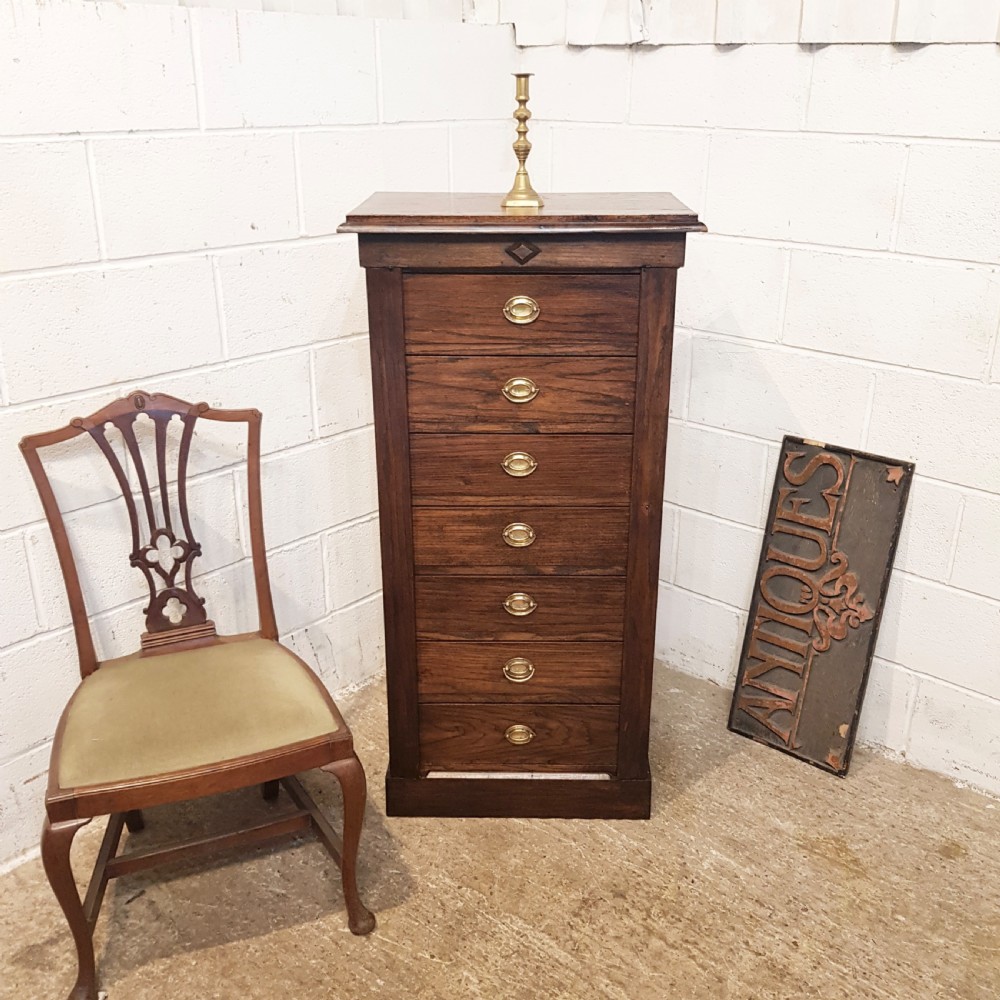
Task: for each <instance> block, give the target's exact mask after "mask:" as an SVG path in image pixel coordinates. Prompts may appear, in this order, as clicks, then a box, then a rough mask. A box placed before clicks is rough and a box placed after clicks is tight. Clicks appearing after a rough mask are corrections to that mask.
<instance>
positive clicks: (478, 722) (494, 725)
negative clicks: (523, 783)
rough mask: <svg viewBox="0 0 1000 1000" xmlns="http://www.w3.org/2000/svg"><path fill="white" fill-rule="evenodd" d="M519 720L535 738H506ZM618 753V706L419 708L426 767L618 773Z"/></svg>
mask: <svg viewBox="0 0 1000 1000" xmlns="http://www.w3.org/2000/svg"><path fill="white" fill-rule="evenodd" d="M514 725H523V726H527V727H528V728H529V729H530V730H531V731H532V732H533V733H534V734H535V735H534V738H533V739H532V740H531V742H530V743H526V744H524V745H523V746H515V745H513V744H511V743H510V742H509V741H508V740H507V739H506V738H505V736H504V733H505V732H506V731H507V729H508V728H509V727H510V726H514ZM617 753H618V709H617V707H616V706H614V705H424V706H422V710H421V713H420V760H421V765H422V767H423V769H424V770H430V771H436V770H441V771H574V772H584V771H600V772H604V773H613V772H614V770H615V758H616V756H617ZM500 791H501V790H500V789H498V793H499V792H500Z"/></svg>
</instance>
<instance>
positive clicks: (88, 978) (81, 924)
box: [42, 817, 97, 1000]
mask: <svg viewBox="0 0 1000 1000" xmlns="http://www.w3.org/2000/svg"><path fill="white" fill-rule="evenodd" d="M89 822H90V818H89V817H88V818H86V819H71V820H66V821H65V822H62V823H52V822H50V821H49V819H48V817H46V819H45V825H44V826H43V827H42V865H43V866H44V868H45V874H46V876H47V877H48V880H49V885H51V886H52V891H53V892H54V893H55V897H56V899H57V900H58V901H59V905H60V906H61V907H62V911H63V913H64V914H65V916H66V921H67V922H68V923H69V928H70V930H71V931H72V932H73V941H74V942H75V943H76V957H77V976H76V983H75V984H74V986H73V989H72V991H71V992H70V994H69V1000H97V970H96V967H95V964H94V941H93V937H92V934H93V929H92V928H91V926H90V924H89V923H88V922H87V918H86V917H85V916H84V913H83V903H82V902H81V901H80V894H79V892H77V888H76V881H75V880H74V878H73V868H72V866H71V864H70V859H69V852H70V848H71V847H72V845H73V838H74V837H75V836H76V833H77V831H78V830H79V829H80V828H81V827H84V826H86V825H87V824H88V823H89Z"/></svg>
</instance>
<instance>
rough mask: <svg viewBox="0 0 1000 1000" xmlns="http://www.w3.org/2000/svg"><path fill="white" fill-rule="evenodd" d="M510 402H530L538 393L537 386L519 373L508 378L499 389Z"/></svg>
mask: <svg viewBox="0 0 1000 1000" xmlns="http://www.w3.org/2000/svg"><path fill="white" fill-rule="evenodd" d="M500 391H501V392H502V393H503V394H504V396H506V397H507V399H509V400H510V401H511V402H512V403H530V402H531V401H532V400H533V399H534V398H535V396H537V395H538V386H537V385H536V384H535V383H534V382H533V381H532V380H531V379H530V378H522V377H521V376H520V375H519V376H517V377H515V378H509V379H507V381H506V382H504V385H503V388H502V389H501V390H500Z"/></svg>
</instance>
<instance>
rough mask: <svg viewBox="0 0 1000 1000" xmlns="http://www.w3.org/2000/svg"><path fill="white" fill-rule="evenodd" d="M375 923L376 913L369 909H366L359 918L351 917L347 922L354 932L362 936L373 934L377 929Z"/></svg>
mask: <svg viewBox="0 0 1000 1000" xmlns="http://www.w3.org/2000/svg"><path fill="white" fill-rule="evenodd" d="M375 923H376V920H375V914H374V913H372V912H370V911H369V910H365V911H364V913H363V914H361V916H360V917H358V918H357V919H355V918H354V917H351V918H350V919H349V920H348V922H347V926H348V927H349V928H350V930H351V933H352V934H357V935H358V936H359V937H360V936H361V935H363V934H371V932H372V931H373V930H375Z"/></svg>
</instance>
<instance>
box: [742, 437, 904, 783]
mask: <svg viewBox="0 0 1000 1000" xmlns="http://www.w3.org/2000/svg"><path fill="white" fill-rule="evenodd" d="M912 478H913V465H912V463H909V462H897V461H894V460H892V459H888V458H880V457H878V456H876V455H866V454H863V453H861V452H857V451H849V450H847V449H844V448H834V447H830V446H827V445H824V444H821V443H819V442H816V441H806V440H803V439H802V438H792V437H786V438H785V439H784V441H783V442H782V445H781V457H780V459H779V462H778V472H777V476H776V478H775V484H774V492H773V493H772V494H771V506H770V508H769V512H768V517H767V529H766V533H765V535H764V545H763V547H762V549H761V555H760V563H759V565H758V567H757V578H756V585H755V587H754V595H753V601H752V603H751V605H750V615H749V618H748V620H747V632H746V637H745V638H744V641H743V651H742V653H741V654H740V665H739V673H738V675H737V678H736V690H735V692H734V693H733V705H732V710H731V712H730V715H729V728H730V729H731V730H732V731H733V732H735V733H741V734H742V735H744V736H749V737H751V738H752V739H755V740H759V741H760V742H761V743H766V744H768V746H772V747H776V748H777V749H779V750H783V751H784V752H785V753H789V754H792V755H793V756H795V757H798V758H800V759H801V760H805V761H808V762H809V763H810V764H815V765H816V766H817V767H821V768H823V769H824V770H827V771H832V772H833V773H834V774H839V775H845V774H846V773H847V768H848V766H849V764H850V760H851V750H852V748H853V745H854V737H855V733H856V730H857V725H858V715H859V713H860V711H861V702H862V699H863V697H864V693H865V684H866V682H867V680H868V670H869V668H870V666H871V661H872V654H873V652H874V649H875V639H876V637H877V635H878V627H879V621H880V619H881V617H882V604H883V601H884V599H885V592H886V588H887V586H888V583H889V572H890V570H891V569H892V561H893V558H894V556H895V554H896V545H897V543H898V541H899V529H900V525H901V523H902V520H903V511H904V510H905V509H906V499H907V495H908V494H909V491H910V482H911V480H912Z"/></svg>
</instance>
